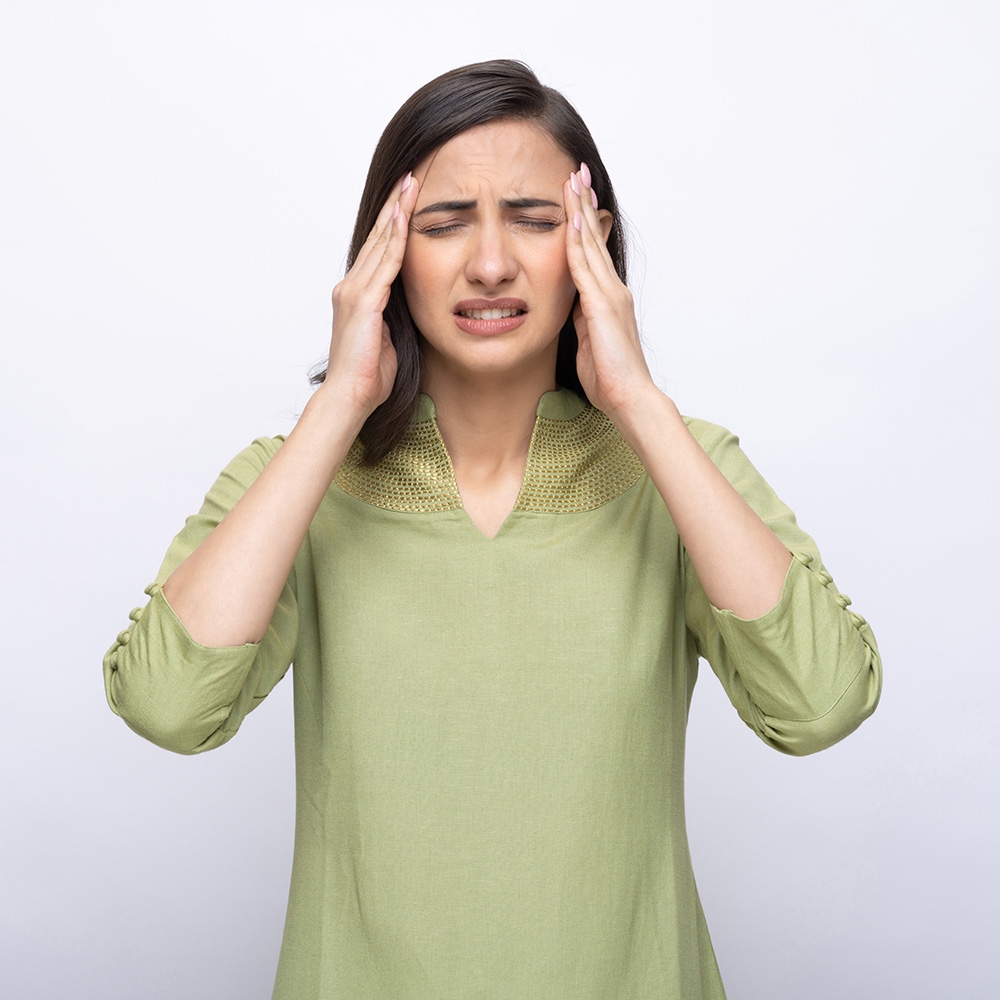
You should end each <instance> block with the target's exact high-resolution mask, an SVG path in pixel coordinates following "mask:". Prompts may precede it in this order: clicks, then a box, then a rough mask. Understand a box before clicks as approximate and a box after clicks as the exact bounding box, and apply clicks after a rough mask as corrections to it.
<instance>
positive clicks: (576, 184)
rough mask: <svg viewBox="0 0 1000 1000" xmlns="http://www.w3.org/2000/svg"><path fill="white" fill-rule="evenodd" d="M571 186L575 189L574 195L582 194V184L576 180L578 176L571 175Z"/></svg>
mask: <svg viewBox="0 0 1000 1000" xmlns="http://www.w3.org/2000/svg"><path fill="white" fill-rule="evenodd" d="M569 186H570V187H571V188H572V189H573V193H574V194H579V193H580V182H579V181H578V180H577V179H576V174H574V173H571V174H570V175H569Z"/></svg>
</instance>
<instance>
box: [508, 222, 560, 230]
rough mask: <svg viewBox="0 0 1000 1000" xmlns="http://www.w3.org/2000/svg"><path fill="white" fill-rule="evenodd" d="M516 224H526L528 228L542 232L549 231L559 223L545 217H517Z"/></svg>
mask: <svg viewBox="0 0 1000 1000" xmlns="http://www.w3.org/2000/svg"><path fill="white" fill-rule="evenodd" d="M517 224H518V225H519V226H527V227H528V228H529V229H538V230H540V231H541V232H543V233H548V232H551V231H552V230H553V229H555V228H556V227H557V226H559V225H560V223H558V222H550V221H548V220H547V219H518V220H517Z"/></svg>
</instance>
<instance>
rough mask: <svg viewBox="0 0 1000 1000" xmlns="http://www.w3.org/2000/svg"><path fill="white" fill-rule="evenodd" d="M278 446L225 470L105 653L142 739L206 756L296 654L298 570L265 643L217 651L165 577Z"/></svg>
mask: <svg viewBox="0 0 1000 1000" xmlns="http://www.w3.org/2000/svg"><path fill="white" fill-rule="evenodd" d="M280 445H281V439H280V438H258V439H257V440H256V441H254V442H253V444H252V445H251V446H250V447H249V448H247V449H245V450H244V451H242V452H241V453H240V454H239V455H237V456H236V458H234V459H233V461H232V462H230V463H229V465H228V466H227V467H226V468H225V469H224V470H223V472H222V473H221V475H220V476H219V478H218V479H217V480H216V482H215V484H214V485H213V486H212V488H211V490H209V492H208V494H207V495H206V497H205V500H204V503H203V504H202V506H201V510H200V511H199V512H198V513H197V514H195V515H194V516H193V517H189V518H188V519H187V522H186V523H185V525H184V528H183V530H182V531H181V532H180V533H179V534H178V535H177V536H176V538H174V540H173V542H172V544H171V545H170V548H169V549H168V551H167V555H166V557H165V558H164V560H163V565H162V566H161V567H160V571H159V573H157V576H156V580H155V581H154V582H153V583H152V584H150V585H149V586H148V587H147V588H146V594H147V595H148V596H149V602H148V603H147V604H146V606H145V607H141V608H136V609H134V610H133V611H132V612H131V614H130V615H129V618H130V619H131V624H130V625H129V627H128V628H126V629H125V630H124V631H122V632H120V633H119V634H118V637H117V639H116V640H115V642H114V644H113V645H112V646H111V648H110V649H109V650H108V652H107V654H106V655H105V657H104V684H105V691H106V694H107V698H108V704H109V705H110V706H111V709H112V710H113V711H114V712H115V713H116V714H118V715H120V716H121V717H122V718H123V719H124V720H125V722H126V723H128V725H129V726H130V727H131V728H132V729H134V730H135V731H136V732H137V733H139V735H141V736H144V737H145V738H146V739H148V740H151V741H152V742H153V743H156V744H157V745H159V746H162V747H165V748H166V749H168V750H174V751H176V752H177V753H199V752H201V751H203V750H209V749H212V748H213V747H217V746H219V745H221V744H222V743H225V742H226V741H227V740H228V739H230V737H232V735H233V734H234V733H235V732H236V730H237V729H238V728H239V726H240V723H241V722H242V721H243V719H244V718H245V716H246V715H247V713H248V712H250V711H252V710H253V709H254V708H255V707H256V706H257V705H258V704H259V703H260V701H261V700H262V699H263V698H264V697H266V695H267V694H268V693H269V692H270V691H271V689H272V688H273V687H274V685H275V684H276V683H277V682H278V681H279V680H280V679H281V678H282V677H283V676H284V674H285V672H286V671H287V670H288V667H289V664H290V663H291V661H292V657H293V655H294V652H295V644H296V640H297V636H298V609H297V602H296V593H295V569H294V568H293V570H292V573H291V574H290V576H289V579H288V581H287V582H286V583H285V586H284V588H283V589H282V592H281V596H280V598H279V600H278V605H277V607H276V608H275V611H274V615H273V616H272V618H271V622H270V625H269V626H268V629H267V633H266V634H265V636H264V638H263V639H262V640H261V641H260V642H259V643H248V644H246V645H244V646H228V647H221V648H213V647H208V646H203V645H201V644H200V643H198V642H196V641H195V640H194V639H192V638H191V636H190V635H189V634H188V631H187V629H186V628H185V627H184V625H183V623H182V622H181V621H180V619H179V618H178V617H177V615H176V614H175V613H174V611H173V609H172V608H171V607H170V604H169V603H168V602H167V599H166V597H164V595H163V583H164V581H165V580H166V579H167V577H169V576H170V574H171V573H172V572H173V571H174V569H176V568H177V566H179V565H180V564H181V563H182V562H183V561H184V560H185V559H186V558H187V556H188V555H189V554H190V553H191V552H193V551H194V550H195V549H196V548H197V547H198V546H199V545H200V544H201V543H202V541H204V539H205V538H207V537H208V535H209V533H210V532H211V531H212V529H213V528H214V527H215V526H216V525H217V524H218V523H219V522H220V521H221V520H222V518H223V517H225V515H226V514H227V513H228V511H229V510H230V509H231V508H232V507H233V506H234V505H235V503H236V501H237V500H239V498H240V497H241V496H242V495H243V494H244V493H245V492H246V490H247V488H248V487H249V486H250V484H251V483H252V482H253V481H254V479H256V478H257V476H258V475H259V474H260V472H261V470H262V469H263V468H264V466H265V465H267V463H268V462H269V461H270V459H271V458H272V457H273V456H274V454H275V452H277V450H278V448H279V447H280Z"/></svg>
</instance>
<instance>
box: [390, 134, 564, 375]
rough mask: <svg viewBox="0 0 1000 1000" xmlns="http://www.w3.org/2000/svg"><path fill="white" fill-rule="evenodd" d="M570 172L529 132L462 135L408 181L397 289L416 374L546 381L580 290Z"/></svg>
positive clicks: (545, 140)
mask: <svg viewBox="0 0 1000 1000" xmlns="http://www.w3.org/2000/svg"><path fill="white" fill-rule="evenodd" d="M578 166H579V164H574V163H573V162H572V161H571V160H570V159H569V157H568V156H567V155H566V153H564V152H563V151H562V150H561V149H560V148H559V147H558V146H557V145H556V144H555V143H554V142H553V141H552V139H550V138H549V136H548V135H546V134H545V133H544V132H542V131H540V130H539V129H538V128H537V127H536V126H534V125H533V124H531V123H530V122H522V121H514V120H503V121H498V122H493V123H490V124H488V125H482V126H480V127H478V128H474V129H470V130H469V131H468V132H464V133H462V134H461V135H459V136H456V137H455V138H454V139H452V140H451V141H450V142H447V143H445V144H444V145H443V146H441V147H440V148H439V149H438V150H437V151H435V152H434V153H432V154H431V155H430V156H429V157H428V158H427V159H426V160H425V161H424V162H423V163H421V164H419V166H417V168H416V169H415V170H414V176H416V178H417V179H418V180H419V181H420V193H419V196H418V197H417V203H416V206H415V207H414V210H413V215H412V218H411V220H410V231H409V235H408V237H407V244H406V255H405V257H404V260H403V267H402V272H401V273H402V279H403V288H404V290H405V292H406V301H407V304H408V306H409V309H410V314H411V315H412V316H413V320H414V322H415V323H416V325H417V328H418V329H419V330H420V332H421V333H422V334H423V336H424V340H425V344H424V351H423V358H424V371H425V375H426V376H427V377H430V378H431V379H433V378H436V377H438V376H439V375H442V374H446V373H449V372H450V373H452V374H455V375H461V376H463V377H465V376H467V375H468V374H469V373H479V374H502V373H505V374H514V373H519V372H526V371H528V370H530V371H532V372H535V373H538V372H540V371H543V370H547V371H548V373H549V376H550V378H551V379H553V384H554V373H555V358H556V347H557V341H558V335H559V330H560V329H561V328H562V326H563V324H564V323H565V322H566V318H567V316H568V315H569V312H570V309H571V308H572V306H573V300H574V297H575V294H576V288H575V286H574V284H573V279H572V277H571V275H570V271H569V264H568V263H567V259H566V229H565V227H566V210H565V207H564V205H563V183H564V182H565V181H566V180H567V179H568V177H569V173H570V171H571V170H574V169H577V167H578Z"/></svg>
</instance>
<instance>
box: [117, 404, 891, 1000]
mask: <svg viewBox="0 0 1000 1000" xmlns="http://www.w3.org/2000/svg"><path fill="white" fill-rule="evenodd" d="M689 426H690V428H691V430H692V431H693V432H694V434H695V436H696V437H697V438H698V440H699V441H700V442H701V444H702V445H703V447H704V448H705V449H706V450H707V452H708V453H709V455H711V456H712V458H713V460H714V461H715V462H716V464H717V465H718V466H719V467H720V468H721V469H722V471H723V472H724V473H725V475H726V476H727V477H728V478H729V479H730V481H731V482H732V483H733V484H734V485H735V486H736V488H737V489H738V490H739V491H740V492H741V493H742V494H743V496H744V497H745V498H746V499H747V501H748V502H749V503H750V505H751V506H752V507H754V508H755V509H756V510H757V512H758V513H759V514H760V515H761V517H762V518H763V519H764V520H765V521H766V522H767V523H768V524H769V525H770V526H771V528H772V529H773V530H774V531H775V532H776V533H777V534H778V536H779V537H780V538H781V539H782V540H783V541H784V542H785V544H786V545H787V546H788V548H789V549H790V550H791V551H792V552H793V554H794V556H795V559H794V560H793V562H792V564H791V568H790V569H789V571H788V576H787V578H786V581H785V584H784V589H783V592H782V595H781V599H780V602H779V604H778V605H777V606H776V607H775V608H774V609H773V610H771V611H770V612H768V613H767V614H766V615H764V616H763V617H761V618H758V619H756V620H754V621H744V620H741V619H739V618H737V617H736V616H735V615H733V614H732V613H730V612H727V611H720V610H718V609H716V608H714V607H713V606H712V605H711V604H710V603H709V601H708V600H707V599H706V597H705V594H704V592H703V591H702V588H701V586H700V585H699V582H698V579H697V577H696V575H695V573H694V571H693V569H692V567H691V564H690V562H689V561H688V558H687V556H686V553H685V550H684V547H683V545H682V544H681V542H680V539H679V537H678V534H677V531H676V529H675V527H674V524H673V521H672V520H671V518H670V515H669V514H668V512H667V510H666V507H665V505H664V503H663V501H662V499H661V498H660V496H659V494H658V493H657V491H656V489H655V487H654V486H653V484H652V483H651V481H650V480H649V478H648V476H647V475H646V473H645V471H644V470H643V468H642V466H641V464H640V463H639V461H638V459H637V458H636V456H635V455H634V454H633V453H632V452H631V451H630V450H629V448H628V447H627V445H626V444H625V442H624V441H623V440H622V438H621V436H620V435H619V434H618V432H617V431H616V430H615V428H614V426H613V425H612V424H611V423H610V421H609V420H608V419H607V418H606V417H605V416H604V415H603V414H601V413H600V412H599V411H597V410H595V409H593V408H592V407H589V406H586V405H585V404H584V403H583V402H582V401H581V400H580V399H579V398H578V397H577V396H575V395H573V394H572V393H569V392H565V391H562V392H555V393H547V394H546V395H545V396H544V397H543V398H542V400H541V402H540V404H539V408H538V419H537V422H536V427H535V431H534V435H533V437H532V440H531V446H530V450H529V456H528V464H527V470H526V472H525V477H524V482H523V484H522V486H521V491H520V494H519V495H518V499H517V502H516V504H515V507H514V510H513V512H512V513H511V514H510V516H509V517H508V518H507V520H506V521H505V522H504V523H503V525H502V526H501V528H500V530H499V531H498V532H497V534H496V536H495V537H494V538H492V539H489V538H486V537H485V536H484V535H482V534H481V533H480V532H479V531H478V530H477V528H476V527H475V526H474V525H473V523H472V521H471V520H470V518H469V517H468V515H467V514H466V513H465V511H464V510H463V508H462V504H461V499H460V497H459V493H458V489H457V487H456V484H455V478H454V474H453V471H452V467H451V462H450V460H449V458H448V454H447V452H446V450H445V447H444V443H443V441H442V439H441V437H440V435H439V433H438V430H437V426H436V424H435V422H434V410H433V404H432V403H431V401H430V399H428V398H426V397H423V398H422V400H421V403H420V406H419V408H418V411H417V413H416V414H415V417H414V420H413V421H412V423H411V424H410V427H409V430H408V432H407V435H406V437H405V438H404V440H403V442H402V443H401V444H400V445H399V446H398V447H397V448H396V449H395V450H394V451H393V452H392V453H390V455H388V456H387V457H386V458H385V459H384V460H383V461H382V462H380V463H379V464H378V465H376V466H374V467H370V468H368V467H365V466H363V465H361V464H360V462H359V457H360V452H359V450H358V446H355V449H352V452H351V453H350V454H349V455H348V458H347V459H346V460H345V462H344V464H343V466H342V467H341V470H340V472H339V473H338V475H337V478H336V480H335V481H334V484H333V485H332V486H331V488H330V490H329V491H328V493H327V495H326V497H325V499H324V500H323V502H322V504H321V505H320V508H319V511H318V512H317V514H316V517H315V518H314V520H313V522H312V525H311V527H310V529H309V533H308V535H307V537H306V539H305V541H304V543H303V545H302V548H301V550H300V552H299V554H298V557H297V559H296V561H295V565H294V569H293V571H292V573H291V575H290V577H289V579H288V583H287V585H286V586H285V588H284V591H283V592H282V595H281V599H280V601H279V604H278V607H277V609H276V611H275V613H274V617H273V619H272V621H271V625H270V628H269V629H268V632H267V635H266V636H265V638H264V639H263V641H262V642H261V643H259V644H257V645H246V646H240V647H232V648H224V649H210V648H207V647H204V646H201V645H199V644H198V643H196V642H195V641H194V640H192V639H191V638H190V636H189V635H188V634H187V632H186V631H185V629H184V626H183V625H182V624H181V623H180V621H179V620H178V619H177V617H176V616H175V615H174V613H173V611H172V610H171V608H170V606H169V605H168V604H167V601H166V599H165V598H164V596H163V593H162V591H161V589H160V586H161V584H162V582H163V581H164V580H165V579H166V578H167V576H168V575H169V574H170V572H171V571H172V570H173V569H174V567H176V566H177V565H178V564H179V563H180V562H181V561H182V560H183V559H184V558H185V556H187V555H188V553H190V552H191V551H192V550H193V549H194V548H195V547H196V546H197V545H198V544H199V543H200V542H201V541H202V539H204V538H205V536H206V535H207V534H208V533H209V532H210V531H211V530H212V528H213V527H214V526H215V525H216V524H217V523H218V522H219V520H220V519H221V518H222V517H223V515H225V513H226V512H227V511H228V510H229V509H230V508H231V507H232V506H233V504H234V503H235V502H236V500H237V499H238V498H239V497H240V496H241V495H242V494H243V492H244V491H245V490H246V488H247V486H248V485H249V484H250V483H251V482H252V481H253V479H254V478H255V477H256V476H257V475H258V474H259V472H260V471H261V469H262V468H263V467H264V466H265V465H266V463H267V462H268V461H269V459H270V458H271V457H272V456H273V455H274V453H275V451H276V450H277V449H278V448H279V447H280V444H281V439H280V438H274V439H259V440H257V441H255V442H254V443H253V444H252V445H251V446H250V447H249V448H248V449H247V450H246V451H244V452H242V453H241V454H240V455H238V456H237V457H236V458H235V459H234V460H233V462H232V463H231V464H230V465H229V466H228V468H227V469H226V470H225V471H224V472H223V473H222V475H221V477H220V478H219V480H218V481H217V482H216V484H215V485H214V486H213V487H212V489H211V491H210V492H209V494H208V496H207V497H206V499H205V502H204V505H203V506H202V508H201V511H200V512H199V513H198V514H197V515H195V516H194V517H192V518H190V519H189V520H188V522H187V524H186V525H185V527H184V529H183V531H181V533H180V534H179V535H178V536H177V538H176V539H175V540H174V542H173V544H172V545H171V547H170V550H169V552H168V553H167V557H166V560H165V561H164V563H163V566H162V568H161V569H160V572H159V575H158V576H157V582H156V583H154V584H152V585H151V586H150V587H149V588H148V591H147V592H148V593H149V594H150V598H151V599H150V601H149V603H148V605H147V606H146V607H145V608H144V609H137V610H136V611H134V612H133V613H132V616H131V617H132V619H133V623H132V624H131V626H130V627H129V629H127V630H126V631H125V632H122V633H121V634H120V635H119V637H118V640H117V641H116V643H115V644H114V646H113V647H112V648H111V650H110V651H109V652H108V655H107V656H106V658H105V678H106V685H107V693H108V699H109V702H110V704H111V707H112V708H113V709H114V711H115V712H117V713H119V714H120V715H121V716H122V717H123V718H124V719H125V720H126V722H127V723H128V724H129V725H130V726H131V727H132V728H133V729H135V730H136V731H137V732H139V733H140V734H142V735H143V736H145V737H147V738H148V739H150V740H152V741H153V742H155V743H158V744H160V745H161V746H164V747H167V748H169V749H171V750H175V751H178V752H181V753H196V752H200V751H202V750H207V749H210V748H212V747H215V746H218V745H219V744H221V743H224V742H225V741H226V740H228V739H229V738H230V737H231V736H232V735H233V733H235V732H236V730H237V728H238V727H239V725H240V723H241V722H242V720H243V718H244V716H245V715H246V714H247V712H249V711H250V710H251V709H253V708H255V707H256V705H257V704H258V703H259V702H260V701H261V699H263V698H264V697H265V696H266V695H267V693H268V692H269V691H270V690H271V688H272V687H273V686H274V684H276V683H277V681H278V680H279V679H280V678H281V677H282V675H283V674H284V673H285V671H286V670H287V668H288V666H289V664H290V662H291V661H292V660H294V662H295V669H294V702H295V743H296V781H297V807H296V833H295V854H294V864H293V870H292V881H291V890H290V896H289V903H288V914H287V919H286V924H285V934H284V939H283V943H282V949H281V958H280V961H279V966H278V972H277V979H276V984H275V988H274V996H275V997H277V998H282V1000H306V998H323V1000H335V998H338V1000H339V998H344V1000H368V998H372V1000H375V998H379V1000H383V998H389V997H392V998H407V1000H411V998H412V1000H416V998H434V1000H445V998H448V1000H472V998H489V1000H500V998H511V1000H514V998H516V1000H526V998H536V997H537V998H545V1000H562V998H565V1000H570V998H572V1000H591V998H592V1000H598V998H600V1000H609V998H618V997H620V998H623V1000H624V998H628V1000H644V998H654V997H655V998H657V1000H665V998H676V1000H699V998H703V1000H709V998H711V1000H717V998H722V997H724V992H723V987H722V982H721V980H720V977H719V972H718V969H717V966H716V963H715V958H714V956H713V953H712V946H711V942H710V940H709V935H708V931H707V929H706V926H705V920H704V917H703V915H702V911H701V906H700V903H699V901H698V894H697V891H696V889H695V883H694V876H693V874H692V870H691V861H690V857H689V853H688V845H687V835H686V832H685V823H684V793H683V778H684V731H685V725H686V722H687V715H688V706H689V702H690V698H691V692H692V689H693V687H694V683H695V677H696V673H697V664H698V658H699V656H704V657H705V658H706V659H708V661H709V662H710V663H711V665H712V667H713V669H714V670H715V672H716V674H717V675H718V676H719V679H720V680H721V682H722V684H723V686H724V687H725V689H726V692H727V693H728V695H729V697H730V699H731V700H732V702H733V704H734V705H735V706H736V709H737V711H738V712H739V714H740V716H741V717H742V718H743V720H744V721H745V722H746V723H747V725H749V726H750V727H751V728H753V729H754V730H755V731H756V732H757V734H758V735H759V736H760V737H761V738H762V739H763V740H764V741H765V742H767V743H769V744H770V745H772V746H774V747H776V748H778V749H780V750H784V751H786V752H788V753H795V754H804V753H810V752H812V751H815V750H819V749H822V748H823V747H826V746H829V745H830V744H831V743H834V742H835V741H836V740H839V739H840V738H841V737H843V736H845V735H846V734H847V733H849V732H850V731H851V730H853V729H854V728H855V727H856V726H857V725H859V723H860V722H861V721H862V720H863V719H864V718H865V717H866V716H867V715H868V714H870V713H871V712H872V710H873V709H874V707H875V704H876V702H877V699H878V693H879V686H880V667H879V661H878V654H877V651H876V646H875V640H874V637H873V636H872V633H871V630H870V629H869V627H868V626H867V624H866V623H865V622H864V620H863V619H861V618H860V617H859V616H858V615H856V614H854V613H853V612H851V611H849V610H848V609H847V604H848V601H847V599H846V598H845V597H843V596H842V595H841V594H839V593H838V591H837V590H836V589H835V587H834V586H833V583H832V581H831V578H830V576H829V574H827V573H826V571H825V570H824V569H823V568H822V566H821V564H820V559H819V553H818V552H817V550H816V548H815V546H814V544H813V542H812V540H811V539H810V538H809V537H808V536H807V535H806V534H804V533H803V532H802V530H801V529H800V528H799V527H798V526H797V524H796V522H795V519H794V516H793V515H792V513H791V511H789V509H788V508H787V507H785V506H784V505H783V504H782V503H781V502H780V501H779V500H778V498H777V497H776V496H775V495H774V493H773V492H772V491H771V489H770V488H769V487H768V486H767V484H766V483H765V482H764V480H763V479H762V478H761V477H760V475H759V474H758V473H757V471H756V470H755V469H754V468H753V466H752V465H751V464H750V462H749V461H748V460H747V458H746V457H745V456H744V455H743V453H742V452H741V451H740V449H739V447H738V444H737V441H736V438H735V437H733V436H732V435H731V434H729V433H728V432H726V431H724V430H722V429H721V428H719V427H715V426H713V425H711V424H707V423H704V422H701V421H697V420H691V421H689Z"/></svg>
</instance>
